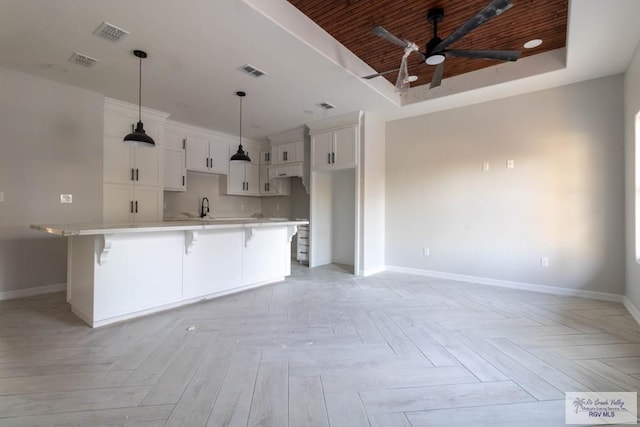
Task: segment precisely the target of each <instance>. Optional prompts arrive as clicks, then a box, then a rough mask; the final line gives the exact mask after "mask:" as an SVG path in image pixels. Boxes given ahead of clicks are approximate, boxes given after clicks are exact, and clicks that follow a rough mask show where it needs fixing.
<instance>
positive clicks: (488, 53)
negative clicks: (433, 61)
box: [444, 49, 520, 61]
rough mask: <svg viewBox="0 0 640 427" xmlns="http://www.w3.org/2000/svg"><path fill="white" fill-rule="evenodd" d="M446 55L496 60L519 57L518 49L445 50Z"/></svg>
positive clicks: (508, 59) (516, 58)
mask: <svg viewBox="0 0 640 427" xmlns="http://www.w3.org/2000/svg"><path fill="white" fill-rule="evenodd" d="M444 52H445V55H446V56H456V57H460V58H480V59H496V60H498V61H517V60H518V58H520V51H519V50H462V49H452V50H445V51H444Z"/></svg>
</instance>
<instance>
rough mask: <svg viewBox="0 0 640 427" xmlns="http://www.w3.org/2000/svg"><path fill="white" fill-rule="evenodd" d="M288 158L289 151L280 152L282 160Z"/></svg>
mask: <svg viewBox="0 0 640 427" xmlns="http://www.w3.org/2000/svg"><path fill="white" fill-rule="evenodd" d="M288 159H289V153H287V152H286V151H285V152H283V153H282V160H284V161H285V162H286V161H287V160H288Z"/></svg>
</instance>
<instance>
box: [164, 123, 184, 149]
mask: <svg viewBox="0 0 640 427" xmlns="http://www.w3.org/2000/svg"><path fill="white" fill-rule="evenodd" d="M186 146H187V144H186V141H185V135H184V132H181V131H180V130H177V129H171V128H168V127H167V128H166V129H165V132H164V148H165V149H167V150H176V151H179V150H184V149H186Z"/></svg>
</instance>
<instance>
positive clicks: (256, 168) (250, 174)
mask: <svg viewBox="0 0 640 427" xmlns="http://www.w3.org/2000/svg"><path fill="white" fill-rule="evenodd" d="M244 167H245V172H244V180H245V183H246V184H245V188H246V190H245V193H246V194H247V195H252V196H257V195H259V194H260V165H257V164H253V163H246V164H245V165H244Z"/></svg>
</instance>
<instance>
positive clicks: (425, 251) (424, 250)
mask: <svg viewBox="0 0 640 427" xmlns="http://www.w3.org/2000/svg"><path fill="white" fill-rule="evenodd" d="M429 255H431V249H429V248H422V256H429Z"/></svg>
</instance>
